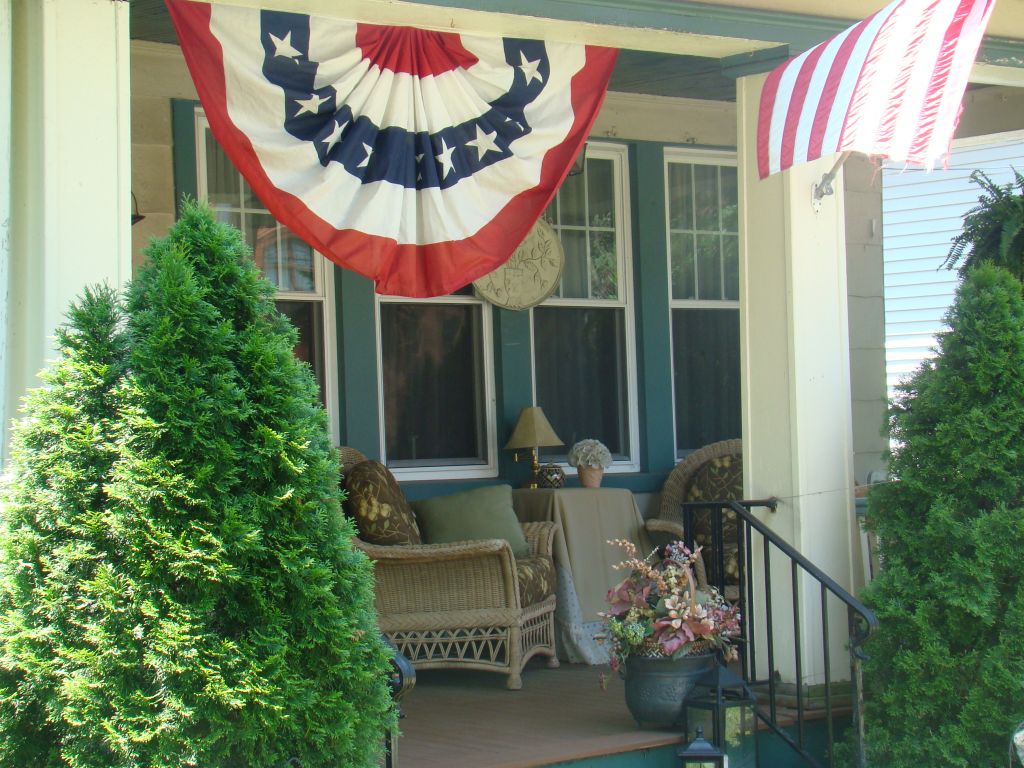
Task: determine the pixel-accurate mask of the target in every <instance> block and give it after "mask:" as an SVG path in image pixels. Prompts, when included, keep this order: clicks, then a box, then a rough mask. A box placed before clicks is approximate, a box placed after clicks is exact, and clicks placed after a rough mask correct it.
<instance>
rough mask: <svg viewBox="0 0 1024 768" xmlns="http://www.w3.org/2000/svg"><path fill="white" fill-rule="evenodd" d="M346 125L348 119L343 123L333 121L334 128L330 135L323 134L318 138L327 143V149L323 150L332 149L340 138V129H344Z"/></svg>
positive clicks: (328, 150)
mask: <svg viewBox="0 0 1024 768" xmlns="http://www.w3.org/2000/svg"><path fill="white" fill-rule="evenodd" d="M347 125H348V120H346V121H345V122H344V123H335V124H334V130H333V131H331V135H330V136H325V137H324V138H322V139H320V141H322V142H323V143H324V144H326V145H327V149H326V150H325V151H326V152H330V151H331V150H332V149H334V145H335V144H337V143H338V139H340V138H341V133H342V131H344V130H345V127H346V126H347Z"/></svg>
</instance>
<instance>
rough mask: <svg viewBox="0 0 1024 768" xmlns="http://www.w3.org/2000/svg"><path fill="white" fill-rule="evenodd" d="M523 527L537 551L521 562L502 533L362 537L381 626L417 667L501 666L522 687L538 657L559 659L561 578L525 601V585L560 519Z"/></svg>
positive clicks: (548, 550)
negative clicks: (413, 541) (405, 541)
mask: <svg viewBox="0 0 1024 768" xmlns="http://www.w3.org/2000/svg"><path fill="white" fill-rule="evenodd" d="M360 458H361V454H359V453H358V452H356V451H353V449H351V448H345V449H342V461H343V464H344V465H345V466H351V465H352V464H354V463H357V462H358V461H359V459H360ZM522 527H523V533H524V534H525V536H526V540H527V543H528V544H529V546H530V557H528V558H523V559H521V560H520V561H519V562H518V563H517V561H516V559H515V557H514V556H513V554H512V548H511V546H510V545H509V543H508V542H507V541H504V540H503V539H487V540H481V541H465V542H457V543H451V544H417V545H379V544H369V543H366V542H364V541H362V540H360V539H356V545H357V546H358V548H359V549H361V550H362V551H363V552H365V553H366V554H367V555H368V556H369V557H370V559H371V560H373V563H374V575H375V579H376V582H375V587H374V593H375V602H376V608H377V618H378V623H379V625H380V629H381V631H382V632H383V633H384V634H385V635H387V636H388V638H390V640H391V641H392V642H393V643H394V644H395V645H396V646H397V647H398V649H399V650H400V651H401V652H402V654H403V655H404V656H405V657H406V658H408V659H409V660H410V661H411V662H412V663H413V666H414V667H415V668H416V669H417V670H421V669H438V668H446V669H478V670H486V671H491V672H497V673H500V674H505V675H507V676H508V679H507V682H506V685H507V687H508V688H509V689H511V690H518V689H520V688H522V675H521V673H522V669H523V666H524V665H525V664H526V662H527V661H528V660H529V659H530V658H531V657H533V656H535V655H538V654H539V655H542V656H547V657H548V666H551V667H557V666H558V659H557V658H556V657H555V632H554V615H555V595H554V585H553V584H552V585H551V592H550V593H549V594H547V595H543V596H540V595H535V597H539V598H540V599H533V600H532V602H530V603H529V604H527V605H524V604H523V602H522V598H523V597H524V590H523V586H524V585H523V584H521V581H522V579H521V574H522V573H523V571H522V569H523V568H524V567H529V561H530V560H533V559H535V558H537V557H546V558H548V559H549V560H550V559H551V557H552V546H553V542H554V536H555V530H556V528H557V526H556V524H555V523H525V524H523V526H522ZM552 572H553V569H552ZM530 591H531V590H529V589H526V593H527V594H525V596H526V597H527V598H529V597H530V595H529V594H528V593H529V592H530ZM533 591H534V592H536V590H533ZM544 591H547V590H544Z"/></svg>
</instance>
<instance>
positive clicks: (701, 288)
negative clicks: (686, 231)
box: [697, 235, 722, 299]
mask: <svg viewBox="0 0 1024 768" xmlns="http://www.w3.org/2000/svg"><path fill="white" fill-rule="evenodd" d="M721 247H722V246H721V238H720V237H719V236H718V235H697V298H699V299H721V298H722V257H721Z"/></svg>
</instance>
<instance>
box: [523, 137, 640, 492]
mask: <svg viewBox="0 0 1024 768" xmlns="http://www.w3.org/2000/svg"><path fill="white" fill-rule="evenodd" d="M587 158H588V159H590V158H595V159H597V158H600V159H608V160H612V170H613V185H614V188H615V189H614V193H615V198H614V205H615V215H616V221H617V222H618V227H617V228H616V232H615V234H616V242H615V248H616V252H617V253H619V254H620V258H619V263H618V286H619V298H618V299H615V300H609V299H567V298H559V297H555V296H553V297H551V298H550V299H547V300H546V301H545V302H544V303H543V304H541V305H540V306H542V307H608V308H621V309H622V310H623V312H624V315H625V317H624V322H623V332H624V334H625V337H626V417H627V419H628V421H629V429H628V431H627V434H626V441H627V444H626V449H627V455H628V457H629V458H628V459H624V460H622V461H616V462H614V463H613V464H612V466H611V467H610V468H609V469H607V470H606V472H607V473H609V474H616V473H626V472H639V471H640V404H639V394H638V388H637V351H636V346H637V345H636V317H635V315H636V312H635V299H634V295H633V226H632V221H633V216H632V207H631V203H630V191H629V147H628V146H627V145H625V144H619V143H612V142H603V141H591V142H589V143H588V144H587ZM530 376H531V381H532V383H533V403H534V404H536V403H537V358H536V354H535V346H534V323H533V309H532V308H531V309H530ZM569 447H571V446H566V448H567V449H568V448H569ZM561 466H562V468H563V469H564V470H565V472H566V474H568V475H573V474H575V473H576V469H575V468H574V467H570V466H569V465H568V464H565V463H562V464H561Z"/></svg>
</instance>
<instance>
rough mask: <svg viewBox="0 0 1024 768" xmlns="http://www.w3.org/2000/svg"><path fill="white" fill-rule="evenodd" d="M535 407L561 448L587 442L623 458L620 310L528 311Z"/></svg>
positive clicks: (624, 407) (554, 451)
mask: <svg viewBox="0 0 1024 768" xmlns="http://www.w3.org/2000/svg"><path fill="white" fill-rule="evenodd" d="M533 313H534V314H533V327H534V350H535V355H536V365H537V404H538V405H539V406H541V407H542V408H543V409H544V414H545V415H546V416H547V417H548V420H549V421H550V422H551V425H552V426H553V427H554V428H555V432H556V433H557V434H558V436H559V437H560V438H561V439H562V440H564V441H565V447H564V448H554V449H550V450H549V452H550V454H551V455H555V456H564V455H565V454H566V452H567V451H568V450H569V448H570V447H571V446H572V444H573V443H575V442H576V441H578V440H582V439H583V438H586V437H593V438H597V439H598V440H600V441H601V442H602V443H604V444H605V445H607V446H608V449H609V450H610V451H611V452H612V455H613V456H616V457H617V458H624V457H625V452H626V449H627V439H628V438H627V436H628V434H629V424H628V416H627V413H628V410H627V403H626V339H625V312H624V310H623V309H620V308H586V309H585V308H582V307H580V308H577V307H536V308H535V309H534V310H533Z"/></svg>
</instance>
